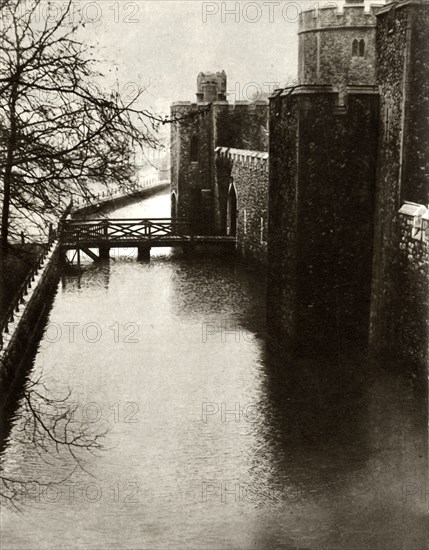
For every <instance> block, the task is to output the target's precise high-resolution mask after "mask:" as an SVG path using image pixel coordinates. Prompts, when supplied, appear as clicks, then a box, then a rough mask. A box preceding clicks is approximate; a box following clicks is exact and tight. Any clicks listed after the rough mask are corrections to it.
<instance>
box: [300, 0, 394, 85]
mask: <svg viewBox="0 0 429 550" xmlns="http://www.w3.org/2000/svg"><path fill="white" fill-rule="evenodd" d="M383 5H384V0H381V2H380V3H378V4H376V5H375V4H373V3H371V2H370V1H369V0H346V3H345V4H344V5H343V6H342V7H333V6H331V7H326V8H321V9H311V10H308V11H305V12H303V13H302V15H301V19H300V22H299V32H298V35H299V83H300V84H332V85H334V86H338V87H340V88H341V87H344V86H359V85H361V86H362V85H363V86H365V85H374V84H375V81H376V78H375V30H376V23H377V22H376V13H377V12H378V10H379V9H380V8H382V7H383Z"/></svg>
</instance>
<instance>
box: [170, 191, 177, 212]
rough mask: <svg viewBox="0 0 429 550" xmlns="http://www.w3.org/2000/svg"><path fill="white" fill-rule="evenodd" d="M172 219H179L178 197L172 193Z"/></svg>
mask: <svg viewBox="0 0 429 550" xmlns="http://www.w3.org/2000/svg"><path fill="white" fill-rule="evenodd" d="M171 217H172V218H177V197H176V193H171Z"/></svg>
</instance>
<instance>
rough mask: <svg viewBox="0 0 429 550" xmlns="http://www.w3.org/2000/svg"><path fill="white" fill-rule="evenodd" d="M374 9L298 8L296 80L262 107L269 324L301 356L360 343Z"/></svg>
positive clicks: (368, 261)
mask: <svg viewBox="0 0 429 550" xmlns="http://www.w3.org/2000/svg"><path fill="white" fill-rule="evenodd" d="M382 7H383V5H380V6H378V7H376V6H374V5H370V4H369V3H368V2H358V3H350V2H348V3H346V4H345V5H344V6H343V7H342V9H340V8H337V7H334V8H332V7H329V8H323V9H319V10H314V9H312V10H309V11H307V12H304V13H303V14H302V18H301V22H300V27H299V84H298V86H293V87H291V88H286V89H284V90H279V91H277V93H276V94H275V95H274V96H273V97H272V98H271V102H270V170H269V180H270V184H269V212H270V215H269V217H270V219H269V232H268V233H269V236H268V265H269V270H268V307H269V309H270V325H271V326H270V328H271V330H272V334H274V335H276V337H277V339H278V340H281V341H286V342H288V343H289V344H290V346H291V347H293V348H294V347H296V348H297V349H300V350H304V349H306V350H311V351H312V352H315V353H319V352H321V351H337V350H338V349H339V350H340V351H341V350H348V349H351V347H352V346H353V347H357V348H359V349H362V347H363V346H365V345H366V344H367V342H368V332H369V319H370V297H371V276H372V254H373V250H372V243H373V231H374V230H373V223H374V200H375V185H376V161H377V158H376V151H377V140H378V132H377V128H378V87H377V86H376V72H375V71H376V63H375V57H376V46H375V42H376V16H375V13H376V12H377V11H378V10H379V9H382Z"/></svg>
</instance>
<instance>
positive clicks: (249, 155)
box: [215, 147, 269, 169]
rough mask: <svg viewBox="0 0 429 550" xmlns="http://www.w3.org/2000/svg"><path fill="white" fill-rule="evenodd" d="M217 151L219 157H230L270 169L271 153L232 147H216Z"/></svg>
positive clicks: (240, 161)
mask: <svg viewBox="0 0 429 550" xmlns="http://www.w3.org/2000/svg"><path fill="white" fill-rule="evenodd" d="M215 152H216V154H217V156H218V157H219V158H229V159H231V160H232V161H233V162H238V163H240V164H250V165H254V166H255V165H259V166H261V167H263V168H264V169H268V159H269V153H265V152H263V151H251V150H248V149H234V148H232V147H216V149H215Z"/></svg>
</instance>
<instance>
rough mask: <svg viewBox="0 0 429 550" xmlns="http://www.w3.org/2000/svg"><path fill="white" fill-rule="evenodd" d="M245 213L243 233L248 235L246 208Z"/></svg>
mask: <svg viewBox="0 0 429 550" xmlns="http://www.w3.org/2000/svg"><path fill="white" fill-rule="evenodd" d="M243 215H244V224H243V233H244V234H245V235H247V210H246V209H244V210H243Z"/></svg>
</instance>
